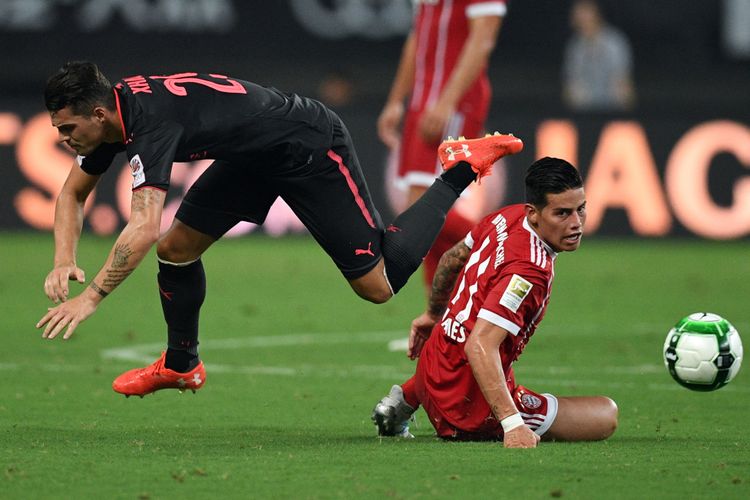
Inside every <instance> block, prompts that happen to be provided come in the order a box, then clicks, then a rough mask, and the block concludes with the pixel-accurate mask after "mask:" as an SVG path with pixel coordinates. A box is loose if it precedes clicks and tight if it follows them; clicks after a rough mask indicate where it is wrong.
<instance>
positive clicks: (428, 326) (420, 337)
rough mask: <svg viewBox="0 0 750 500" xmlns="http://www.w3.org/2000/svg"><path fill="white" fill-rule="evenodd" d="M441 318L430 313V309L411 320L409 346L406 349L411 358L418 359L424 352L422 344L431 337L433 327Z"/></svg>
mask: <svg viewBox="0 0 750 500" xmlns="http://www.w3.org/2000/svg"><path fill="white" fill-rule="evenodd" d="M439 319H440V318H439V317H435V316H433V315H432V314H430V313H429V311H425V312H423V313H422V314H421V315H419V317H417V318H415V319H414V321H412V322H411V329H410V330H409V348H408V349H407V351H406V355H407V356H409V359H417V358H418V357H419V354H420V353H421V352H422V346H423V345H424V343H425V341H426V340H427V339H428V338H430V334H431V333H432V327H434V326H435V323H437V322H438V320H439Z"/></svg>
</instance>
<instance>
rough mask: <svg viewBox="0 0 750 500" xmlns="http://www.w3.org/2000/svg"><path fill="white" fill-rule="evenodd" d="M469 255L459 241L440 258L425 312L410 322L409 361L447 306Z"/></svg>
mask: <svg viewBox="0 0 750 500" xmlns="http://www.w3.org/2000/svg"><path fill="white" fill-rule="evenodd" d="M470 254H471V249H470V248H469V247H467V246H466V244H465V243H464V242H463V241H459V242H458V243H456V244H455V245H454V246H453V247H452V248H450V249H449V250H448V251H447V252H445V253H444V254H443V256H442V257H440V262H439V263H438V267H437V269H436V270H435V277H434V278H433V280H432V291H431V292H430V298H429V300H428V304H427V310H426V311H425V312H423V313H422V314H421V315H419V316H418V317H417V318H415V319H414V321H412V322H411V329H410V331H409V348H408V349H407V351H406V355H407V356H408V357H409V359H416V358H418V357H419V353H420V352H422V346H423V345H424V343H425V341H426V340H427V339H428V338H429V337H430V333H432V328H433V327H434V326H435V323H437V322H438V321H440V318H441V317H442V316H443V313H444V312H445V308H446V307H447V306H448V300H449V299H450V293H451V291H452V290H453V287H454V286H455V285H456V280H457V279H458V275H459V274H460V273H461V269H462V268H463V267H464V264H466V261H467V260H468V259H469V255H470Z"/></svg>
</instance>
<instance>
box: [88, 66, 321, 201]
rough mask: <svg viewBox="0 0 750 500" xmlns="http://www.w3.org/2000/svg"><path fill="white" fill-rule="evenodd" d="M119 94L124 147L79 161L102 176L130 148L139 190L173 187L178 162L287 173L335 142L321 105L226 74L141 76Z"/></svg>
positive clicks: (121, 85) (120, 86) (123, 83)
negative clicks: (207, 162)
mask: <svg viewBox="0 0 750 500" xmlns="http://www.w3.org/2000/svg"><path fill="white" fill-rule="evenodd" d="M114 92H115V97H116V101H117V112H118V114H119V117H120V119H121V124H122V128H123V138H122V143H113V144H109V143H103V144H101V145H100V146H99V147H98V148H97V149H96V150H95V151H94V152H93V153H91V154H90V155H88V156H86V157H79V158H78V162H79V164H80V165H81V168H82V169H83V170H84V171H85V172H87V173H89V174H92V175H99V174H102V173H104V172H105V171H106V170H107V169H108V168H109V166H110V165H111V163H112V160H113V158H114V156H115V155H116V154H117V153H118V152H121V151H125V152H126V154H127V157H128V161H129V163H130V167H131V170H132V174H133V189H136V188H139V187H145V186H152V187H157V188H160V189H164V190H166V189H167V188H168V187H169V178H170V174H171V169H172V163H173V162H176V161H177V162H182V161H194V160H201V159H206V158H209V159H216V160H227V161H230V162H231V163H232V164H233V165H238V166H240V167H241V168H255V169H271V170H272V171H269V172H268V174H269V175H283V172H284V169H294V168H295V166H300V165H304V163H305V162H306V161H309V159H310V158H311V155H312V154H314V153H315V152H319V151H325V150H327V148H328V147H330V144H331V140H332V118H331V116H330V112H329V110H328V109H327V108H326V107H325V106H323V105H322V104H321V103H319V102H317V101H315V100H313V99H308V98H305V97H301V96H298V95H295V94H286V93H282V92H280V91H278V90H276V89H273V88H268V87H263V86H260V85H257V84H254V83H250V82H247V81H243V80H238V79H235V78H231V77H227V76H223V75H217V74H199V73H178V74H174V75H156V76H143V75H136V76H131V77H128V78H123V79H122V80H120V81H119V82H117V83H116V84H115V85H114Z"/></svg>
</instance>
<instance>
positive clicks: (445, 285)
mask: <svg viewBox="0 0 750 500" xmlns="http://www.w3.org/2000/svg"><path fill="white" fill-rule="evenodd" d="M470 254H471V249H470V248H469V247H467V246H466V245H465V244H464V242H463V241H460V242H458V243H457V244H456V245H454V246H453V248H451V249H450V250H448V251H447V252H445V253H444V254H443V256H442V257H440V262H439V263H438V267H437V269H436V270H435V278H434V279H433V280H432V293H430V300H429V305H428V310H429V311H430V313H431V314H433V315H436V316H439V315H441V314H443V312H445V308H446V306H447V305H448V300H449V299H450V293H451V290H453V286H454V285H455V284H456V279H458V275H459V273H460V272H461V269H462V268H463V267H464V264H466V261H467V260H468V259H469V255H470Z"/></svg>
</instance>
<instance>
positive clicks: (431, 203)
mask: <svg viewBox="0 0 750 500" xmlns="http://www.w3.org/2000/svg"><path fill="white" fill-rule="evenodd" d="M476 177H477V174H476V173H475V172H474V170H472V168H471V165H469V164H468V163H466V162H459V163H457V164H456V165H455V166H454V167H453V168H451V169H450V170H447V171H445V172H443V174H442V175H441V176H440V177H439V178H438V179H436V180H435V182H434V183H433V184H432V186H430V188H429V189H427V191H425V193H424V194H423V195H422V196H421V197H420V198H419V199H418V200H417V201H416V202H414V204H413V205H412V206H410V207H409V208H408V209H406V211H404V212H403V213H402V214H401V215H399V216H398V217H396V219H395V220H394V221H393V224H391V225H390V226H388V228H387V229H386V232H385V236H384V237H383V241H382V243H381V249H382V252H383V260H384V261H385V272H386V274H387V277H388V282H389V283H390V285H391V289H392V290H393V293H396V292H398V291H399V290H400V289H401V288H402V287H403V286H404V285H405V284H406V282H407V280H408V279H409V277H410V276H411V275H412V274H414V271H416V270H417V268H418V267H419V265H420V264H421V263H422V260H423V259H424V256H425V255H427V252H428V251H429V250H430V247H432V244H433V243H434V242H435V239H436V238H437V235H438V234H439V233H440V229H442V227H443V224H444V223H445V217H446V215H447V214H448V211H449V210H450V209H451V207H453V204H454V203H455V202H456V200H457V199H458V197H459V195H460V194H461V192H462V191H463V190H464V189H466V188H467V187H468V185H469V184H471V183H472V181H474V180H476Z"/></svg>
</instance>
